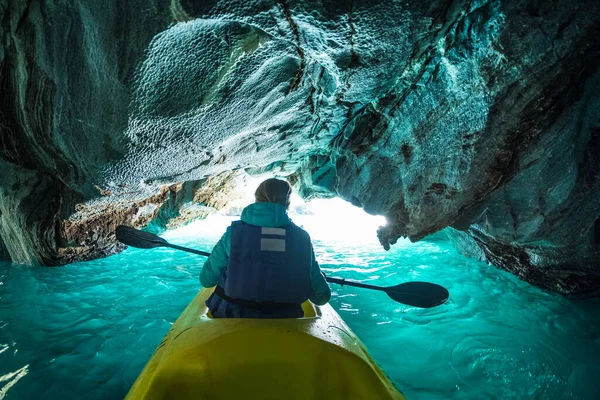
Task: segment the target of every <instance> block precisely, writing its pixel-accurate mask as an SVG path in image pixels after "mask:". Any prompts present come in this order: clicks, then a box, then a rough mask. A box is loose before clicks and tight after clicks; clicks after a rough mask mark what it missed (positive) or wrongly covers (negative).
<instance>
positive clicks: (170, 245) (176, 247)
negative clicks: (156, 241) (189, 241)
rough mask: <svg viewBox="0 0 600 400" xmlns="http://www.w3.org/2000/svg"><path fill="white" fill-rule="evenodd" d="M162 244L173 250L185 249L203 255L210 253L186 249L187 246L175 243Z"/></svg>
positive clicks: (206, 255)
mask: <svg viewBox="0 0 600 400" xmlns="http://www.w3.org/2000/svg"><path fill="white" fill-rule="evenodd" d="M163 246H166V247H170V248H172V249H175V250H183V251H187V252H188V253H194V254H200V255H201V256H205V257H208V256H210V253H207V252H206V251H200V250H194V249H188V248H187V247H181V246H177V245H176V244H171V243H166V244H163Z"/></svg>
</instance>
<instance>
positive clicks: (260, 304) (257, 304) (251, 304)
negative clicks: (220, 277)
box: [214, 285, 300, 312]
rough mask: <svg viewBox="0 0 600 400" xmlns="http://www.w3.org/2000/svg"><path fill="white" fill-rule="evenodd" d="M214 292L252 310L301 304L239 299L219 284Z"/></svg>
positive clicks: (284, 308) (290, 306)
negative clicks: (228, 293)
mask: <svg viewBox="0 0 600 400" xmlns="http://www.w3.org/2000/svg"><path fill="white" fill-rule="evenodd" d="M214 293H215V294H216V295H217V296H219V297H220V298H222V299H223V300H225V301H227V302H229V303H231V304H235V305H238V306H240V307H244V308H249V309H251V310H259V311H264V312H273V311H282V310H289V309H297V308H298V307H299V306H300V304H296V303H279V302H275V301H252V300H246V299H239V298H236V297H229V296H227V295H226V294H225V290H224V289H223V288H222V287H221V286H219V285H217V286H216V287H215V292H214Z"/></svg>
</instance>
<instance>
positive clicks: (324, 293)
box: [309, 246, 331, 306]
mask: <svg viewBox="0 0 600 400" xmlns="http://www.w3.org/2000/svg"><path fill="white" fill-rule="evenodd" d="M311 252H312V264H311V266H310V286H311V289H312V294H311V295H310V297H309V299H310V301H312V302H313V303H315V304H316V305H318V306H322V305H323V304H325V303H327V302H328V301H329V299H330V298H331V289H329V284H328V283H327V281H326V280H325V274H324V273H323V272H321V268H319V263H318V262H317V259H316V258H315V251H314V250H313V249H312V246H311Z"/></svg>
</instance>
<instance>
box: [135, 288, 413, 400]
mask: <svg viewBox="0 0 600 400" xmlns="http://www.w3.org/2000/svg"><path fill="white" fill-rule="evenodd" d="M212 290H213V289H203V290H201V291H200V292H199V293H198V295H197V296H196V297H195V298H194V300H193V301H192V302H191V303H190V304H189V305H188V306H187V308H186V309H185V310H184V312H183V313H182V314H181V316H180V317H179V318H178V319H177V321H175V323H174V324H173V326H172V328H171V330H170V331H169V333H168V334H167V335H166V337H165V338H164V340H163V341H162V342H161V344H160V345H159V346H158V348H157V349H156V351H155V352H154V354H153V355H152V358H151V359H150V361H149V362H148V364H147V365H146V367H145V368H144V370H143V371H142V373H141V374H140V376H139V377H138V378H137V380H136V381H135V383H134V385H133V386H132V388H131V390H130V391H129V394H128V395H127V398H126V399H128V400H137V399H172V398H177V399H192V398H193V399H198V398H204V399H237V398H243V399H273V400H275V399H278V400H279V399H302V400H305V399H327V400H333V399H340V400H341V399H344V400H346V399H369V400H374V399H395V400H401V399H404V396H403V395H402V394H401V393H400V392H399V391H398V390H397V389H396V388H395V387H394V386H393V384H392V383H391V381H390V380H389V379H388V377H387V376H386V375H385V373H384V372H383V371H382V370H381V369H380V368H379V367H378V366H377V364H376V363H375V362H374V361H373V359H372V358H371V357H370V356H369V354H368V353H367V350H366V348H365V346H364V345H363V344H362V343H361V341H360V340H359V339H358V338H357V337H356V335H354V333H353V332H352V331H351V330H350V328H348V326H347V325H346V324H345V323H344V322H343V321H342V319H341V318H340V316H339V315H338V314H337V313H336V312H335V311H334V310H333V308H332V307H331V306H330V305H329V304H326V305H324V306H315V305H313V304H312V303H311V302H308V301H307V302H305V303H304V304H303V305H302V307H303V309H304V318H297V319H247V318H220V319H216V318H215V319H213V318H212V317H211V315H210V312H209V311H208V309H207V308H206V305H205V301H206V300H207V299H208V297H209V296H210V294H211V293H212Z"/></svg>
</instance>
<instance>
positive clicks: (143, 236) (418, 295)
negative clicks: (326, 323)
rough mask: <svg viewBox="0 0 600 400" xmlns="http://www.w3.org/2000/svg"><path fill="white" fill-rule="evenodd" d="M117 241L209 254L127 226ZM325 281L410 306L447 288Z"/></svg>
mask: <svg viewBox="0 0 600 400" xmlns="http://www.w3.org/2000/svg"><path fill="white" fill-rule="evenodd" d="M115 234H116V236H117V240H118V241H119V242H121V243H123V244H126V245H128V246H132V247H137V248H140V249H152V248H155V247H170V248H172V249H176V250H182V251H187V252H188V253H194V254H200V255H201V256H206V257H208V256H210V253H207V252H205V251H200V250H194V249H188V248H187V247H182V246H177V245H174V244H171V243H169V242H167V241H166V240H165V239H163V238H161V237H160V236H157V235H154V234H152V233H149V232H144V231H140V230H138V229H135V228H132V227H130V226H125V225H119V226H118V227H117V230H116V231H115ZM326 279H327V282H330V283H336V284H338V285H342V286H343V285H348V286H355V287H359V288H364V289H372V290H379V291H381V292H385V293H387V295H388V296H390V298H391V299H392V300H394V301H397V302H398V303H402V304H406V305H409V306H413V307H420V308H431V307H436V306H439V305H441V304H444V303H445V302H446V300H448V296H449V295H450V294H449V293H448V290H446V288H444V287H443V286H440V285H437V284H435V283H429V282H405V283H401V284H399V285H396V286H389V287H384V286H376V285H368V284H366V283H360V282H354V281H348V280H346V279H342V278H333V277H327V278H326Z"/></svg>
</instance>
